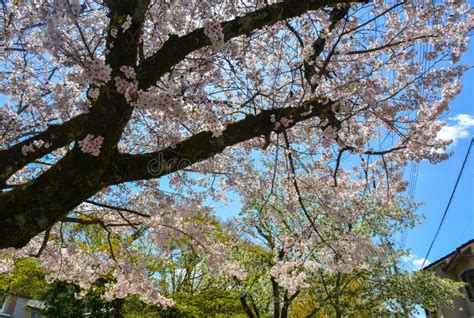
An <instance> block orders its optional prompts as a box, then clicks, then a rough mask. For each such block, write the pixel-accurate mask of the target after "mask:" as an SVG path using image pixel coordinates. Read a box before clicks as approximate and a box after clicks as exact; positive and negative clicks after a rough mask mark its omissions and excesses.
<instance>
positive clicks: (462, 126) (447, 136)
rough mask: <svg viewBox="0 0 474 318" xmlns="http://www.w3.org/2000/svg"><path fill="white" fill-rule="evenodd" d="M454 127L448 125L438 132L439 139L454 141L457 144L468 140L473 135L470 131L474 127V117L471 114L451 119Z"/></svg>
mask: <svg viewBox="0 0 474 318" xmlns="http://www.w3.org/2000/svg"><path fill="white" fill-rule="evenodd" d="M449 120H450V121H451V122H453V124H452V125H446V126H444V127H443V128H441V130H440V131H439V132H438V135H437V138H439V139H444V140H452V141H453V144H455V143H456V142H457V141H458V140H460V139H464V138H468V137H470V136H471V135H472V133H471V131H470V129H471V128H473V127H474V117H473V116H471V115H469V114H459V115H457V116H456V117H453V118H449Z"/></svg>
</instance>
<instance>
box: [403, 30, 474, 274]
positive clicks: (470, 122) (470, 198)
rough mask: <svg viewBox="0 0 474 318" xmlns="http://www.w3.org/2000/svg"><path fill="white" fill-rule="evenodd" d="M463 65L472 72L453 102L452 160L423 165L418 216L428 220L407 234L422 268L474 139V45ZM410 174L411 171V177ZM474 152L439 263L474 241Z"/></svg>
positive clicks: (440, 245)
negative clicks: (457, 248) (468, 242)
mask: <svg viewBox="0 0 474 318" xmlns="http://www.w3.org/2000/svg"><path fill="white" fill-rule="evenodd" d="M461 63H463V64H466V65H469V66H470V67H471V68H470V69H469V70H468V71H467V73H466V74H465V75H464V77H463V79H462V84H463V90H462V92H461V93H460V94H459V95H458V96H457V98H456V99H455V100H454V101H452V102H451V104H450V111H449V113H448V114H447V116H446V118H447V119H448V123H449V128H447V129H444V130H443V132H444V134H446V135H449V136H451V137H454V138H455V142H454V143H453V144H452V145H451V146H450V148H449V150H450V151H451V152H452V156H451V157H450V158H449V159H448V160H446V161H443V162H441V163H439V164H436V165H433V164H430V163H429V162H426V161H423V162H421V163H420V164H419V166H418V176H417V183H416V188H415V191H416V192H415V201H416V202H423V203H424V205H423V206H421V207H420V209H419V211H418V213H422V214H424V216H425V219H424V220H422V222H421V224H419V225H418V226H416V227H415V228H414V229H412V230H409V231H408V232H407V233H406V240H405V247H407V248H410V249H411V253H412V257H411V261H412V262H413V263H414V265H415V266H416V265H418V266H417V267H419V266H421V262H422V260H421V258H424V257H425V255H426V253H427V251H428V248H429V245H430V243H431V240H432V239H433V237H434V235H435V232H436V229H437V227H438V224H439V222H440V221H441V218H442V215H443V213H444V210H445V208H446V205H447V203H448V200H449V196H450V195H451V191H452V189H453V187H454V184H455V182H456V178H457V176H458V173H459V170H460V168H461V165H462V162H463V160H464V157H465V154H466V152H467V149H468V147H469V143H470V141H471V138H473V137H474V43H472V39H471V43H470V49H469V51H468V52H466V53H465V55H464V56H463V58H462V60H461ZM408 172H409V170H408V169H407V174H408ZM473 177H474V149H472V150H471V155H470V158H469V160H468V162H467V164H466V166H465V168H464V172H463V175H462V177H461V180H460V182H459V185H458V188H457V191H456V193H455V196H454V198H453V201H452V203H451V207H450V209H449V211H448V214H447V217H446V219H445V222H444V223H443V227H442V229H441V232H440V234H439V235H438V238H437V240H436V242H435V244H434V246H433V249H432V250H431V253H430V255H429V257H428V260H429V261H431V262H432V261H435V260H437V259H439V258H441V257H443V256H444V255H446V254H449V253H450V252H451V251H453V250H454V249H455V248H456V247H458V246H459V245H461V244H462V243H464V242H466V241H468V240H470V239H474V178H473Z"/></svg>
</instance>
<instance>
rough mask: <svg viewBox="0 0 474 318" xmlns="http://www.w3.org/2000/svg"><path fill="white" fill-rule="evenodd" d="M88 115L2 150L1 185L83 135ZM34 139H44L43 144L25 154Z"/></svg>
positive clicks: (80, 116) (82, 115) (0, 157)
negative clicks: (16, 173) (33, 163)
mask: <svg viewBox="0 0 474 318" xmlns="http://www.w3.org/2000/svg"><path fill="white" fill-rule="evenodd" d="M88 117H89V114H87V113H86V114H81V115H79V116H76V117H74V118H73V119H71V120H69V121H67V122H65V123H63V124H60V125H51V126H50V127H49V128H48V129H46V130H45V131H43V132H41V133H39V134H37V135H35V136H34V137H31V138H28V139H26V140H24V141H22V142H19V143H17V144H16V145H13V146H12V147H10V148H8V149H5V150H2V151H0V187H2V186H3V185H4V184H5V181H6V180H7V179H8V178H9V177H11V176H12V175H13V174H14V173H15V172H16V171H18V170H20V169H21V168H23V167H24V166H25V165H27V164H28V163H30V162H33V161H34V160H36V159H38V158H41V157H42V156H45V155H47V154H48V153H51V152H52V151H54V150H57V149H59V148H61V147H64V146H65V145H67V144H68V143H70V142H72V141H74V140H75V138H77V137H78V136H80V135H82V134H83V133H84V129H83V128H84V124H85V122H86V121H87V118H88ZM34 141H42V142H43V145H42V146H41V147H39V148H38V147H35V146H33V149H34V151H33V152H29V153H26V154H24V153H23V151H22V149H23V147H26V146H29V145H33V142H34Z"/></svg>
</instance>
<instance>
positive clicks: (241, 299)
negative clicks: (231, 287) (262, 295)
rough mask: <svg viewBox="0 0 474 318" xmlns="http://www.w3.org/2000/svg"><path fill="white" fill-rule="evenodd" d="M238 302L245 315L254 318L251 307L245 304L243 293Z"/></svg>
mask: <svg viewBox="0 0 474 318" xmlns="http://www.w3.org/2000/svg"><path fill="white" fill-rule="evenodd" d="M240 303H241V304H242V308H243V309H244V311H245V314H246V315H247V317H249V318H255V315H254V314H253V312H252V308H250V306H249V305H248V304H247V300H246V297H245V295H242V296H241V297H240Z"/></svg>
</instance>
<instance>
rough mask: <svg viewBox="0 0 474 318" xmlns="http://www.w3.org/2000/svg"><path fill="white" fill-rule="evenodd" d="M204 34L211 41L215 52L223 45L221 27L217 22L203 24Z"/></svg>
mask: <svg viewBox="0 0 474 318" xmlns="http://www.w3.org/2000/svg"><path fill="white" fill-rule="evenodd" d="M204 33H205V34H206V36H207V37H208V38H209V39H210V40H211V43H212V46H213V48H214V49H215V50H220V49H222V47H223V44H224V32H223V31H222V26H221V24H220V23H219V22H218V21H210V20H208V21H206V22H204Z"/></svg>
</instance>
